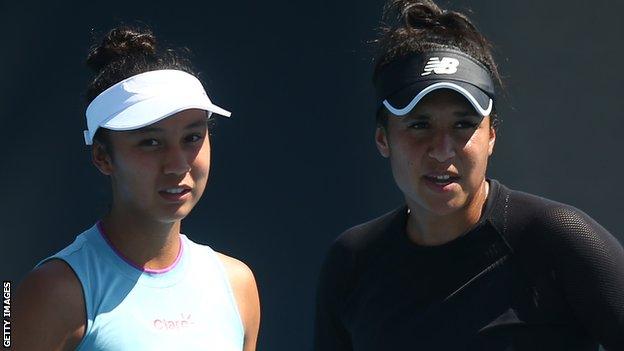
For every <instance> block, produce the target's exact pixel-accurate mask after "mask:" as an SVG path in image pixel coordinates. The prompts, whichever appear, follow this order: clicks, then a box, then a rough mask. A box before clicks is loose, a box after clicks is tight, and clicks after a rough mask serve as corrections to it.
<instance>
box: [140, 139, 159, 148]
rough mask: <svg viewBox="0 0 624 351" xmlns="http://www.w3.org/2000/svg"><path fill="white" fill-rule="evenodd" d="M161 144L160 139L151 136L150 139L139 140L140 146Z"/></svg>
mask: <svg viewBox="0 0 624 351" xmlns="http://www.w3.org/2000/svg"><path fill="white" fill-rule="evenodd" d="M159 145H160V141H158V140H156V139H153V138H150V139H143V140H141V141H140V142H139V146H147V147H154V146H159Z"/></svg>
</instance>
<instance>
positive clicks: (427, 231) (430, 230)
mask: <svg viewBox="0 0 624 351" xmlns="http://www.w3.org/2000/svg"><path fill="white" fill-rule="evenodd" d="M488 192H489V183H488V182H487V181H485V179H484V180H483V183H482V184H481V186H480V187H479V190H478V191H477V193H476V194H475V195H474V196H473V198H472V199H469V200H468V204H467V205H466V206H464V207H463V208H461V209H459V210H457V211H454V212H453V213H450V214H447V215H436V214H433V213H431V212H428V211H426V210H416V211H414V210H411V211H410V212H409V216H408V219H407V228H406V230H407V236H408V237H409V238H410V240H411V241H413V242H414V243H416V244H418V245H422V246H438V245H443V244H446V243H448V242H450V241H452V240H455V239H457V238H458V237H460V236H461V235H462V234H464V233H465V232H467V231H468V230H469V229H470V228H472V227H473V226H474V225H475V224H476V223H477V222H478V221H479V219H480V218H481V214H482V211H483V207H484V205H485V202H486V200H487V196H488ZM408 207H409V208H410V209H415V208H418V207H417V206H416V205H414V204H412V203H410V201H409V200H408Z"/></svg>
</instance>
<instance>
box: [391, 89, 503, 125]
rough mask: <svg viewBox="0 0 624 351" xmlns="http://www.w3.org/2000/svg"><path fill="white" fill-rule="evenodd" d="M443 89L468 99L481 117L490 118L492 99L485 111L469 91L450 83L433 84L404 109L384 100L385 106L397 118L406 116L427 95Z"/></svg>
mask: <svg viewBox="0 0 624 351" xmlns="http://www.w3.org/2000/svg"><path fill="white" fill-rule="evenodd" d="M443 88H446V89H452V90H455V91H457V92H458V93H460V94H462V95H463V96H464V97H466V99H468V101H470V103H471V104H472V106H473V107H474V108H475V110H477V112H479V113H480V114H481V116H483V117H485V116H488V115H489V114H490V112H492V99H490V104H489V106H488V108H487V109H485V110H484V109H483V108H482V107H481V106H480V105H479V103H478V102H477V99H475V98H474V96H472V94H470V93H469V92H468V90H466V89H464V88H462V87H460V86H459V85H457V84H454V83H450V82H440V83H435V84H431V85H430V86H428V87H426V88H425V89H423V90H422V91H421V92H420V93H418V95H416V96H414V98H413V99H412V101H410V103H409V104H407V106H405V107H403V108H400V109H398V108H395V107H393V106H392V105H390V102H389V101H388V100H384V101H383V105H384V106H385V107H386V108H387V109H388V111H390V112H392V114H394V115H396V116H405V115H406V114H408V113H410V111H412V109H413V108H414V107H415V106H416V104H418V102H419V101H420V99H422V98H423V97H425V95H427V94H429V93H430V92H432V91H434V90H437V89H443Z"/></svg>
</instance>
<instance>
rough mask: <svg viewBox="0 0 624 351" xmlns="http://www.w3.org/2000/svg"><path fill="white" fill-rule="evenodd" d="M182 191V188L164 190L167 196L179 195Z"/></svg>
mask: <svg viewBox="0 0 624 351" xmlns="http://www.w3.org/2000/svg"><path fill="white" fill-rule="evenodd" d="M183 191H184V189H182V188H173V189H165V192H166V193H169V194H179V193H181V192H183Z"/></svg>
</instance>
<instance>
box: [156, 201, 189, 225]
mask: <svg viewBox="0 0 624 351" xmlns="http://www.w3.org/2000/svg"><path fill="white" fill-rule="evenodd" d="M192 209H193V206H191V205H190V204H183V205H182V206H177V207H170V208H168V209H162V210H161V211H159V212H160V213H159V214H158V218H159V220H160V221H161V222H164V223H171V222H177V221H181V220H182V219H184V218H186V216H188V215H189V213H191V210H192Z"/></svg>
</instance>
